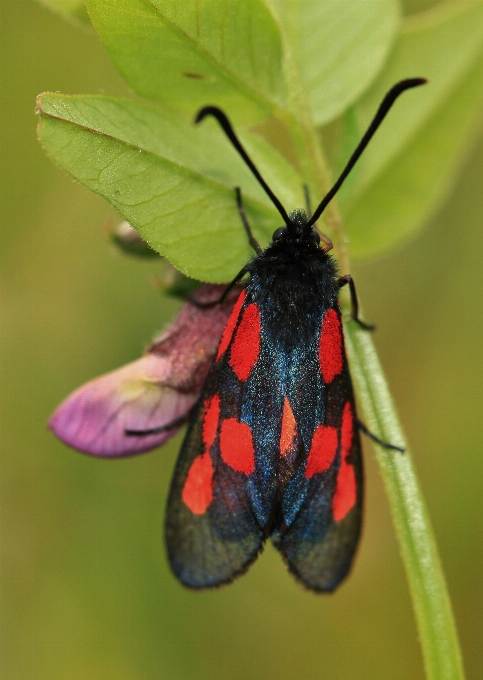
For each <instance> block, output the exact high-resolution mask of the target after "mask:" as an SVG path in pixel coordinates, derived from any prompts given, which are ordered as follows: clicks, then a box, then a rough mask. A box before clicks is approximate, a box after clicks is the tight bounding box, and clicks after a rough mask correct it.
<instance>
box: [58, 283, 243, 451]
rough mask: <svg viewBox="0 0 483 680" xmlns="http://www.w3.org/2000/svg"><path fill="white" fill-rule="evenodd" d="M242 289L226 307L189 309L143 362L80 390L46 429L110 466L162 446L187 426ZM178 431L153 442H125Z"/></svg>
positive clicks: (209, 296)
mask: <svg viewBox="0 0 483 680" xmlns="http://www.w3.org/2000/svg"><path fill="white" fill-rule="evenodd" d="M224 289H225V286H217V285H209V284H206V285H203V286H201V287H200V288H199V289H198V290H197V291H196V293H195V294H194V296H193V297H194V298H195V299H196V300H197V301H199V302H207V301H212V300H217V299H219V297H220V296H221V294H222V292H223V291H224ZM239 292H240V289H239V288H237V289H234V290H233V291H232V292H231V293H230V294H229V295H228V296H227V300H226V302H224V303H223V304H217V305H214V306H213V307H205V308H203V307H197V306H196V305H194V304H193V303H191V302H186V304H185V305H184V306H183V308H182V309H181V311H180V312H179V314H178V316H177V317H176V318H175V320H174V321H173V323H172V324H171V325H170V326H169V327H168V328H167V330H166V331H165V332H164V333H163V334H162V335H161V337H160V338H159V339H158V340H156V342H154V344H153V345H151V347H149V348H148V350H147V352H146V354H145V355H144V356H143V357H142V358H141V359H138V360H137V361H133V362H132V363H130V364H127V365H126V366H123V367H122V368H119V369H117V370H116V371H112V372H111V373H106V374H105V375H102V376H100V377H99V378H96V379H95V380H91V381H90V382H88V383H86V384H85V385H83V386H82V387H79V389H77V390H76V391H75V392H73V393H72V394H71V395H70V396H69V397H67V399H66V400H65V401H64V402H63V403H62V404H61V405H60V406H59V407H58V408H57V410H56V411H55V413H54V414H53V416H52V417H51V419H50V421H49V427H50V429H51V430H52V431H53V432H54V434H55V435H56V436H57V437H58V438H59V439H61V440H62V441H63V442H65V443H66V444H68V445H69V446H72V447H73V448H74V449H77V450H78V451H82V452H84V453H89V454H91V455H93V456H105V457H107V458H115V457H119V456H130V455H133V454H136V453H142V452H143V451H149V450H150V449H154V448H155V447H157V446H159V445H160V444H163V443H164V442H165V441H166V440H167V439H169V438H170V437H172V436H173V435H174V434H176V432H177V431H178V430H179V429H180V427H181V426H182V423H180V422H179V419H181V418H183V417H184V416H186V418H187V419H188V417H189V412H190V409H191V407H192V406H193V405H194V403H195V402H196V400H197V399H198V396H199V394H200V392H201V388H202V386H203V383H204V381H205V378H206V375H207V373H208V370H209V368H210V366H211V363H212V361H213V359H214V357H215V353H216V349H217V347H218V343H219V341H220V337H221V334H222V332H223V329H224V327H225V324H226V322H227V320H228V317H229V315H230V312H231V310H232V308H233V305H234V303H235V300H236V298H237V296H238V295H239ZM173 421H178V422H177V424H176V425H175V426H174V427H173V428H170V429H169V430H164V431H162V432H158V433H156V434H150V435H136V436H129V435H127V434H126V430H135V431H143V430H149V429H153V428H157V427H162V426H165V425H168V424H169V423H171V422H173Z"/></svg>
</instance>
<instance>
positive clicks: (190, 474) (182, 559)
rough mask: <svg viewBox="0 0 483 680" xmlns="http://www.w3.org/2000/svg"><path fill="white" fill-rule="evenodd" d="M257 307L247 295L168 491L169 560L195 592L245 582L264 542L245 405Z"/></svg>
mask: <svg viewBox="0 0 483 680" xmlns="http://www.w3.org/2000/svg"><path fill="white" fill-rule="evenodd" d="M254 307H255V305H253V304H252V305H250V303H249V301H247V300H246V299H245V293H242V295H241V296H240V299H239V300H238V302H237V304H236V305H235V308H234V310H233V313H232V316H231V317H230V319H229V321H228V324H227V327H226V329H225V331H224V334H223V336H222V340H221V343H220V347H219V350H218V353H217V357H216V360H215V363H214V365H213V367H212V368H211V370H210V373H209V375H208V377H207V380H206V383H205V386H204V388H203V392H202V395H201V398H200V402H199V404H198V406H197V407H196V410H195V413H194V414H193V418H192V421H191V424H190V427H189V429H188V433H187V435H186V438H185V441H184V443H183V446H182V448H181V451H180V455H179V459H178V462H177V465H176V469H175V472H174V477H173V481H172V485H171V491H170V496H169V502H168V512H167V521H166V540H167V547H168V554H169V558H170V562H171V566H172V568H173V570H174V572H175V574H176V575H177V576H178V578H179V579H180V580H181V581H182V582H183V583H184V584H185V585H187V586H190V587H193V588H203V587H212V586H218V585H221V584H223V583H227V582H230V581H231V580H232V579H233V578H234V577H236V576H237V575H239V574H242V573H243V572H244V571H245V570H246V569H247V568H248V566H249V565H250V564H251V562H253V560H254V559H255V558H256V556H257V554H258V552H259V551H260V549H261V547H262V544H263V541H264V539H265V537H266V531H265V530H264V526H263V521H262V522H261V521H260V520H259V518H258V517H257V513H256V512H255V511H254V509H253V502H252V499H251V495H253V494H252V487H253V484H254V480H255V479H256V477H257V464H256V454H255V451H256V448H257V442H256V433H255V425H254V422H253V410H254V409H253V407H252V408H250V407H247V403H250V399H251V394H252V390H253V384H254V383H253V381H254V380H258V379H257V378H256V375H255V374H256V373H257V371H259V370H260V363H259V361H260V344H261V339H260V327H259V318H257V314H256V311H257V310H256V309H254ZM240 349H242V350H243V351H239V350H240ZM262 401H263V399H262Z"/></svg>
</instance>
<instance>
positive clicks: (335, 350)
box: [319, 309, 344, 383]
mask: <svg viewBox="0 0 483 680" xmlns="http://www.w3.org/2000/svg"><path fill="white" fill-rule="evenodd" d="M342 347H343V346H342V329H341V326H340V319H339V316H338V314H337V312H336V311H335V309H328V310H327V312H326V313H325V316H324V320H323V322H322V332H321V334H320V340H319V364H320V370H321V371H322V377H323V379H324V382H326V383H331V382H332V381H333V379H334V378H335V376H336V375H338V374H339V373H342V368H343V366H344V357H343V349H342Z"/></svg>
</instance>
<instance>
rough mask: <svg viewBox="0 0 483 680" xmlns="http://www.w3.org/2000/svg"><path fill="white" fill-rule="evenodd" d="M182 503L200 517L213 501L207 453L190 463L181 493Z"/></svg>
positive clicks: (211, 472)
mask: <svg viewBox="0 0 483 680" xmlns="http://www.w3.org/2000/svg"><path fill="white" fill-rule="evenodd" d="M181 498H182V499H183V503H184V504H185V505H186V506H187V507H188V508H189V509H190V510H191V512H192V513H193V514H194V515H202V514H203V513H204V512H206V510H207V509H208V508H209V507H210V503H211V501H212V500H213V465H212V462H211V458H210V454H209V453H208V452H206V453H202V454H201V456H197V457H196V458H195V459H194V461H193V462H192V463H191V467H190V469H189V470H188V474H187V476H186V481H185V483H184V486H183V490H182V492H181Z"/></svg>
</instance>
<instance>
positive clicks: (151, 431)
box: [124, 407, 193, 437]
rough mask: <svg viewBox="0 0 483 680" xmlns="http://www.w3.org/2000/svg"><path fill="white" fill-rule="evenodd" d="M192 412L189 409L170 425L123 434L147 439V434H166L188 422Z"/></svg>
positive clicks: (126, 431) (191, 409) (128, 431)
mask: <svg viewBox="0 0 483 680" xmlns="http://www.w3.org/2000/svg"><path fill="white" fill-rule="evenodd" d="M192 411H193V407H192V408H190V410H189V411H188V413H185V414H184V415H183V416H180V417H179V418H175V419H174V420H172V421H171V422H170V423H166V425H160V426H159V427H150V428H149V430H124V434H125V435H126V436H127V437H147V436H148V435H149V434H159V433H160V432H168V430H174V428H175V427H180V426H181V425H184V424H185V423H187V422H188V420H189V419H190V418H191V412H192Z"/></svg>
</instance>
